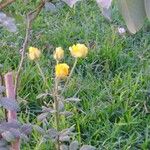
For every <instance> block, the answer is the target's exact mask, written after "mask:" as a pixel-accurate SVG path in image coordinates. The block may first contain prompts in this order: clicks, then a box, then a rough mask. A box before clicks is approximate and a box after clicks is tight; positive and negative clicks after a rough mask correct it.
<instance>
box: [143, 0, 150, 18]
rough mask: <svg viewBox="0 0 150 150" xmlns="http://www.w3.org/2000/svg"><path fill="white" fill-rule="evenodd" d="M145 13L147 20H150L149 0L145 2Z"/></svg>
mask: <svg viewBox="0 0 150 150" xmlns="http://www.w3.org/2000/svg"><path fill="white" fill-rule="evenodd" d="M144 2H145V11H146V15H147V17H148V19H149V20H150V0H145V1H144Z"/></svg>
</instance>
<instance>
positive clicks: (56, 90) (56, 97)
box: [54, 78, 60, 150]
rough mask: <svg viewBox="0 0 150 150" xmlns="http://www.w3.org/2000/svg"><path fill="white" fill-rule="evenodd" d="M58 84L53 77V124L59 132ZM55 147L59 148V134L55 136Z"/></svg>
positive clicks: (58, 149)
mask: <svg viewBox="0 0 150 150" xmlns="http://www.w3.org/2000/svg"><path fill="white" fill-rule="evenodd" d="M58 84H59V81H58V79H57V78H55V92H54V106H55V111H56V113H55V124H56V129H57V131H58V132H59V119H60V116H59V108H58V107H59V100H58ZM56 149H57V150H60V144H59V136H58V138H57V144H56Z"/></svg>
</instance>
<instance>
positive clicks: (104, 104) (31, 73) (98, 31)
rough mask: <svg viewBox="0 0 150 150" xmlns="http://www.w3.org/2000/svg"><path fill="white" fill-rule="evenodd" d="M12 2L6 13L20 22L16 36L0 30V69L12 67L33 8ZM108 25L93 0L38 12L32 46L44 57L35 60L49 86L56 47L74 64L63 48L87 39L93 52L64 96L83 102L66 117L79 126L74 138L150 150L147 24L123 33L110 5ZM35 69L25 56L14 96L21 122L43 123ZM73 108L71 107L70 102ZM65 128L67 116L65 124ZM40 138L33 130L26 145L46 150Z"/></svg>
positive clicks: (39, 81) (41, 90) (102, 145)
mask: <svg viewBox="0 0 150 150" xmlns="http://www.w3.org/2000/svg"><path fill="white" fill-rule="evenodd" d="M30 3H31V4H30V5H25V4H22V2H21V1H19V0H17V2H16V3H14V4H12V5H11V6H9V7H8V8H7V9H6V10H5V11H7V12H9V13H11V14H13V16H14V17H15V18H16V22H17V25H18V28H19V30H18V32H17V33H11V34H10V33H9V32H7V31H6V30H5V29H2V28H0V30H1V34H0V43H1V45H0V63H1V64H3V65H4V70H3V73H6V72H8V71H11V70H14V71H16V70H17V66H18V62H19V57H20V55H19V53H18V51H19V49H20V46H21V44H22V41H23V39H24V35H25V30H24V26H25V22H24V21H23V18H25V13H26V12H27V11H28V10H31V9H33V8H34V7H35V2H34V1H31V2H30ZM113 14H114V20H115V21H114V22H113V24H114V25H113V26H112V25H110V24H108V23H107V22H106V21H105V20H104V18H103V17H102V16H101V13H100V11H99V9H98V7H97V5H96V4H95V2H94V1H87V2H85V1H83V2H80V3H78V5H76V7H75V8H73V9H70V8H68V7H67V6H66V5H65V6H64V7H63V8H62V9H60V10H59V11H57V12H56V13H51V12H46V11H45V10H43V11H42V13H41V14H40V16H39V17H38V18H37V20H36V21H35V23H34V24H33V30H32V35H33V36H32V37H31V38H32V40H31V44H30V45H32V46H36V47H38V48H40V49H41V50H42V52H43V57H42V58H41V60H40V64H41V66H42V69H43V71H44V73H45V74H46V76H47V78H48V81H49V85H50V86H51V85H52V84H53V78H52V74H53V65H54V60H53V58H52V54H53V51H54V48H55V47H58V46H62V47H63V48H64V49H65V52H66V54H67V55H66V58H65V60H66V61H67V62H68V63H69V64H70V65H71V66H72V65H73V64H72V58H71V57H70V56H69V51H68V47H69V46H70V45H72V44H74V43H77V42H80V43H85V44H86V45H88V46H89V47H90V52H89V55H88V57H87V58H86V59H85V60H80V61H79V62H78V64H77V68H76V70H75V73H74V76H73V78H72V80H71V83H70V85H69V88H68V90H67V91H66V93H65V97H72V96H74V95H75V94H76V96H77V97H79V98H80V99H81V100H82V102H81V104H79V106H77V107H74V108H73V110H74V112H77V111H78V110H77V108H78V107H79V108H80V109H82V110H83V111H84V113H81V112H77V113H75V115H74V117H73V118H72V119H70V120H69V122H70V123H69V124H70V125H72V124H76V130H77V133H78V134H77V138H78V140H80V141H82V143H86V144H92V145H94V146H96V147H97V148H98V149H99V150H101V149H106V150H115V149H117V150H130V149H131V150H132V149H142V150H148V149H150V116H149V113H150V102H149V99H150V93H149V90H150V53H149V52H150V45H149V44H150V38H149V36H150V32H148V31H146V30H147V29H146V25H145V27H144V28H143V30H142V31H140V32H139V33H137V34H136V35H130V34H126V37H125V38H123V37H121V36H119V35H118V34H117V32H116V29H115V26H116V25H117V24H124V22H123V21H122V19H120V16H119V15H118V13H117V11H116V8H114V9H113ZM45 88H46V87H45V86H44V85H43V83H42V78H41V77H40V75H39V73H38V70H37V68H36V66H35V64H34V63H32V62H30V61H29V60H28V59H27V60H26V62H25V64H24V68H23V71H22V74H21V81H20V88H19V97H20V100H22V104H21V112H20V113H19V120H20V121H21V122H31V123H35V124H40V123H39V122H37V120H36V115H37V114H39V112H40V110H41V106H42V105H44V101H49V99H46V100H42V99H38V100H37V99H36V96H37V95H38V94H40V93H44V92H45ZM68 109H70V106H68ZM65 124H66V125H67V126H69V124H67V122H66V121H65V120H64V124H62V126H64V125H65ZM40 140H41V136H40V135H39V134H38V133H37V132H36V131H34V132H33V133H32V135H31V140H30V141H29V142H27V143H25V144H24V145H23V146H22V149H23V150H27V149H36V148H37V149H39V150H50V149H52V148H51V146H50V145H51V143H49V142H47V143H42V144H41V145H40V147H39V148H38V146H39V145H38V144H39V142H40Z"/></svg>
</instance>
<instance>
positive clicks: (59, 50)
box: [53, 47, 64, 61]
mask: <svg viewBox="0 0 150 150" xmlns="http://www.w3.org/2000/svg"><path fill="white" fill-rule="evenodd" d="M53 56H54V59H56V60H57V61H60V60H61V59H62V58H63V57H64V50H63V49H62V48H61V47H57V48H56V50H55V52H54V55H53Z"/></svg>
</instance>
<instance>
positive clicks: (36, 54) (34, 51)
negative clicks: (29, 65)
mask: <svg viewBox="0 0 150 150" xmlns="http://www.w3.org/2000/svg"><path fill="white" fill-rule="evenodd" d="M28 56H29V59H31V60H35V59H38V58H40V56H41V51H40V50H39V49H38V48H35V47H30V48H29V54H28Z"/></svg>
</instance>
